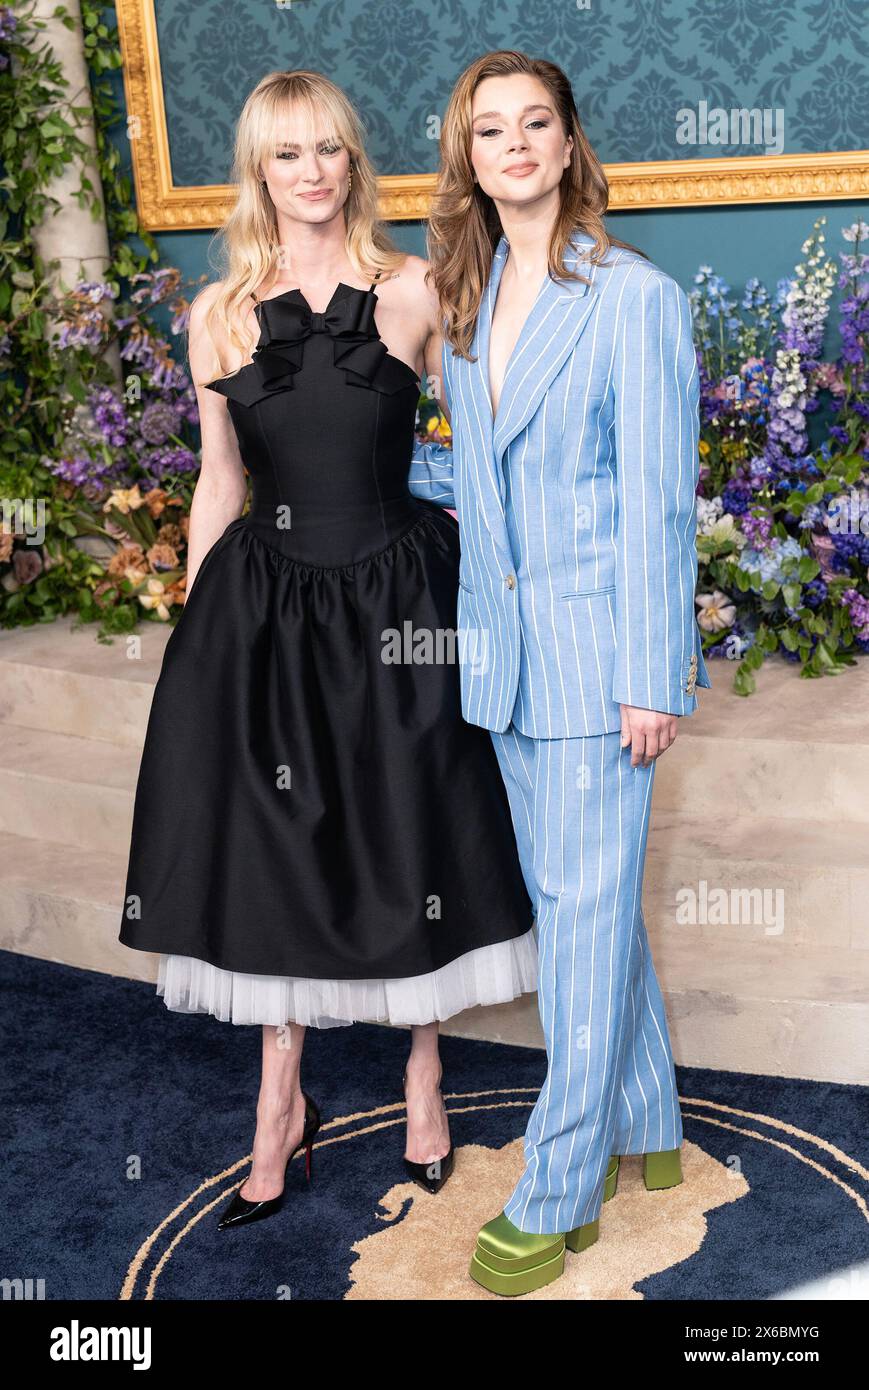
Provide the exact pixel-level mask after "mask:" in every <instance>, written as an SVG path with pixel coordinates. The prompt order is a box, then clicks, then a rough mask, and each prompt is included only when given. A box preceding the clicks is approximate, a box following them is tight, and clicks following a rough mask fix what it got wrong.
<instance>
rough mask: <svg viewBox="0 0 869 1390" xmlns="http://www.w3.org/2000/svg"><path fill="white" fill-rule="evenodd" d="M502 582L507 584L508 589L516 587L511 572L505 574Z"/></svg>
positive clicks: (514, 577) (514, 578)
mask: <svg viewBox="0 0 869 1390" xmlns="http://www.w3.org/2000/svg"><path fill="white" fill-rule="evenodd" d="M504 583H505V584H506V585H507V588H508V589H515V588H516V576H515V575H513V574H508V575H507V576H506V578H505V580H504Z"/></svg>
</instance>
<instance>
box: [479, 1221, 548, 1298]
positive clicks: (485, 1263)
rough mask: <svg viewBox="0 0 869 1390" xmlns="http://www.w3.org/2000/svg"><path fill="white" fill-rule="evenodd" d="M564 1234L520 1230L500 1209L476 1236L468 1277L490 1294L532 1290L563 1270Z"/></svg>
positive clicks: (529, 1291) (528, 1291) (512, 1293)
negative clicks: (541, 1233) (498, 1213)
mask: <svg viewBox="0 0 869 1390" xmlns="http://www.w3.org/2000/svg"><path fill="white" fill-rule="evenodd" d="M564 1248H565V1242H564V1236H563V1235H541V1236H538V1235H534V1234H533V1233H532V1232H531V1231H520V1230H519V1228H518V1226H514V1225H513V1222H512V1221H511V1220H510V1218H509V1217H508V1216H505V1215H504V1213H503V1212H501V1215H500V1216H496V1217H495V1219H494V1221H488V1222H487V1223H486V1225H485V1226H484V1227H483V1229H482V1230H481V1231H480V1234H479V1235H478V1236H477V1248H476V1249H475V1251H474V1253H473V1255H472V1257H471V1267H470V1270H469V1273H470V1276H471V1278H472V1279H474V1280H475V1281H476V1282H477V1283H478V1284H481V1285H482V1286H483V1288H484V1289H488V1290H489V1292H490V1293H499V1294H505V1295H507V1296H508V1297H510V1296H513V1295H515V1294H521V1293H532V1292H533V1290H534V1289H542V1288H543V1286H544V1284H551V1283H552V1281H553V1279H558V1278H559V1277H560V1276H561V1275H562V1274H563V1273H564Z"/></svg>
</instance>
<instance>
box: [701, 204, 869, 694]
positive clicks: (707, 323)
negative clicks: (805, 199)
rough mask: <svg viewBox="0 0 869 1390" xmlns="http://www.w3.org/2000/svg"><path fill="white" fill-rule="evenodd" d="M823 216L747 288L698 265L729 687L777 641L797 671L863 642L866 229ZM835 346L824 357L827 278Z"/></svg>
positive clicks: (816, 667)
mask: <svg viewBox="0 0 869 1390" xmlns="http://www.w3.org/2000/svg"><path fill="white" fill-rule="evenodd" d="M824 222H825V219H824V218H820V219H819V220H818V221H817V222H816V223H815V225H814V228H813V231H812V234H811V236H810V237H809V238H808V239H807V240H806V242H805V243H804V244H803V247H802V254H803V260H802V261H801V262H800V263H799V264H798V265H797V266H796V269H795V272H794V275H793V277H791V278H789V279H786V280H784V281H781V282H780V283H779V285H778V287H777V291H776V294H775V296H774V297H771V296H770V295H769V294H768V292H767V291H766V289H765V288H764V286H763V285H761V284H760V283H759V282H758V281H757V280H750V281H749V282H748V283H747V284H746V286H745V290H744V293H743V295H742V298H741V299H740V300H739V301H738V302H737V300H736V299H735V298H734V297H732V296H731V291H730V288H729V286H728V285H726V284H725V283H724V281H723V280H721V278H720V277H718V276H717V275H715V274H713V272H712V270H711V268H710V267H709V266H702V267H701V268H700V270H699V272H698V274H697V275H696V276H695V282H694V288H693V289H692V291H691V293H690V296H689V298H690V300H691V304H692V310H693V314H694V322H695V341H696V342H697V357H698V366H699V372H700V423H701V430H700V455H701V459H700V482H699V486H698V489H697V492H698V497H697V528H698V529H697V550H698V561H699V574H698V591H697V600H696V601H697V620H698V624H699V626H700V629H701V632H702V635H703V650H704V654H705V655H706V656H707V657H722V658H727V659H730V660H733V661H736V662H737V663H738V664H737V666H736V670H735V676H734V688H735V690H736V691H737V692H738V693H739V694H742V695H747V694H750V693H751V692H752V691H753V690H754V688H755V675H754V673H755V672H756V671H757V669H758V668H759V667H760V666H761V665H762V663H763V661H764V659H765V657H766V656H768V655H769V654H770V653H772V652H776V651H778V652H780V653H781V654H782V656H784V657H785V658H786V659H787V660H790V661H793V662H798V663H799V665H800V674H801V675H803V676H806V677H812V676H818V675H836V674H838V673H840V672H841V671H843V670H844V669H845V668H846V667H847V666H849V665H853V664H854V662H855V659H856V654H858V653H863V652H867V651H869V583H867V567H869V354H867V344H869V276H867V270H869V256H867V254H866V253H865V252H864V251H862V250H861V246H862V245H863V244H865V242H866V239H867V237H869V227H867V226H866V224H865V223H864V222H857V223H855V224H853V225H852V226H850V227H848V228H846V229H845V230H844V231H843V237H844V239H845V241H846V242H848V243H850V244H851V246H853V251H843V252H840V255H839V261H840V265H839V266H837V265H836V263H835V262H834V261H833V260H831V259H830V258H829V257H828V256H827V254H826V251H825V248H824V241H825V238H824V234H823V232H822V230H821V228H822V226H823V224H824ZM836 287H838V288H839V289H840V290H842V291H844V293H843V295H842V298H841V300H840V303H839V308H838V337H839V344H838V352H837V355H836V356H835V358H834V360H832V361H825V360H824V359H823V342H824V336H825V330H826V329H827V328H828V319H829V314H830V301H831V298H832V294H833V290H834V288H836Z"/></svg>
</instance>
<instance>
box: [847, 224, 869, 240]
mask: <svg viewBox="0 0 869 1390" xmlns="http://www.w3.org/2000/svg"><path fill="white" fill-rule="evenodd" d="M842 236H843V237H844V238H845V240H846V241H866V239H867V238H869V227H867V226H866V223H865V222H863V221H862V220H860V219H858V220H857V221H856V222H852V223H851V225H850V227H843V228H842Z"/></svg>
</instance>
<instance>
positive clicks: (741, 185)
mask: <svg viewBox="0 0 869 1390" xmlns="http://www.w3.org/2000/svg"><path fill="white" fill-rule="evenodd" d="M154 5H155V0H116V8H117V15H118V28H119V32H120V39H121V50H122V53H123V59H124V66H123V73H124V90H125V93H126V100H127V120H128V130H129V133H130V143H131V148H132V164H133V177H134V180H135V186H136V200H137V206H138V213H139V219H140V221H141V224H142V226H143V227H144V228H145V229H146V230H147V231H149V232H167V231H177V230H179V229H181V230H189V231H196V230H200V229H211V228H214V227H218V226H220V225H221V224H222V222H223V221H224V220H225V218H226V216H227V214H228V212H229V210H230V208H231V206H232V197H233V193H232V187H231V185H229V184H201V185H197V186H195V187H193V186H191V187H177V186H176V185H175V184H174V183H173V181H172V166H171V160H170V158H169V131H168V126H167V122H166V107H165V103H164V100H163V83H162V77H161V70H160V51H159V46H158V43H157V20H156V14H155V10H154ZM604 169H605V170H606V175H607V178H608V179H609V184H610V203H609V207H610V211H613V212H626V211H630V210H632V209H640V208H670V207H697V206H702V205H705V204H710V205H712V204H716V203H778V202H793V201H817V200H823V201H825V202H827V201H832V200H834V199H837V198H865V197H867V194H869V150H845V151H842V152H839V153H837V152H834V151H825V152H822V153H819V154H779V155H763V154H759V155H747V156H734V157H724V158H719V159H678V160H649V161H638V162H636V163H629V164H605V165H604ZM436 181H437V176H436V175H435V174H386V175H383V176H382V177H381V179H380V206H381V213H382V216H383V217H384V218H386V219H387V220H388V221H390V222H402V221H415V220H420V219H424V218H426V217H427V216H428V209H429V205H430V200H431V195H432V192H433V190H434V187H435V183H436Z"/></svg>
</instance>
